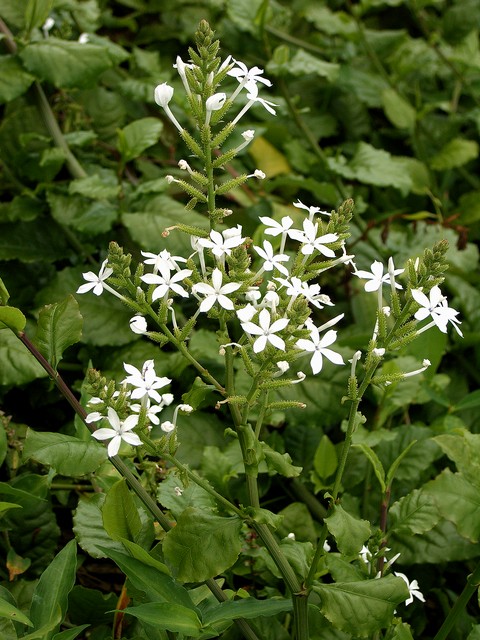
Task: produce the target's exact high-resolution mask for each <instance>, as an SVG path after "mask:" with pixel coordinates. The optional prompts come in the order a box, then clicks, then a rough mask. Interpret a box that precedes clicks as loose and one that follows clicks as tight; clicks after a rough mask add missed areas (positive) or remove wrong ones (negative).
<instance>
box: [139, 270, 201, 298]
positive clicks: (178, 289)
mask: <svg viewBox="0 0 480 640" xmlns="http://www.w3.org/2000/svg"><path fill="white" fill-rule="evenodd" d="M158 270H159V272H160V274H157V273H146V274H145V275H144V276H142V277H141V279H142V280H143V282H146V283H147V284H157V285H158V287H155V289H154V290H153V293H152V302H154V301H155V300H158V298H166V297H167V296H168V292H169V291H173V292H174V293H177V294H178V295H180V296H183V297H184V298H188V292H187V291H185V289H184V288H183V287H182V285H181V284H179V282H182V280H185V278H188V276H191V275H192V271H191V269H181V270H180V271H176V272H175V273H174V274H173V275H172V274H171V272H170V267H169V266H168V264H167V263H166V262H164V263H161V264H160V265H159V267H158Z"/></svg>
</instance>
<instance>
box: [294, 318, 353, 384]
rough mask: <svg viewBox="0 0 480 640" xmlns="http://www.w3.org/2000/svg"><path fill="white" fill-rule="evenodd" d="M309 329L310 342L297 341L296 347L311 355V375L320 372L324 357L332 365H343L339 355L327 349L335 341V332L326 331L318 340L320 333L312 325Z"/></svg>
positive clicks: (331, 330) (302, 339) (304, 340)
mask: <svg viewBox="0 0 480 640" xmlns="http://www.w3.org/2000/svg"><path fill="white" fill-rule="evenodd" d="M309 329H310V340H306V339H305V338H301V339H300V340H297V342H296V346H297V347H298V348H299V349H302V350H303V351H307V352H310V353H313V356H312V359H311V360H310V366H311V367H312V373H313V374H314V375H315V374H317V373H319V372H320V371H321V370H322V367H323V357H324V356H325V358H327V360H330V362H333V364H345V363H344V362H343V358H342V356H341V355H340V354H339V353H336V352H335V351H332V350H331V349H328V348H327V347H329V346H330V345H331V344H333V343H334V342H335V340H336V339H337V332H336V331H334V330H333V329H330V331H327V333H326V334H325V335H324V336H323V337H322V338H320V333H319V331H318V329H317V327H316V326H315V325H314V324H313V323H312V324H311V325H310V326H309Z"/></svg>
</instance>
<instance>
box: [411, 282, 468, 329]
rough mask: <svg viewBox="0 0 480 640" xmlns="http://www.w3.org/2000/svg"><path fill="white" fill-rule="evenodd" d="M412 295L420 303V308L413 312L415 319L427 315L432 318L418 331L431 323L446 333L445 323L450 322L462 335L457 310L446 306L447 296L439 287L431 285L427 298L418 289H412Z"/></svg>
mask: <svg viewBox="0 0 480 640" xmlns="http://www.w3.org/2000/svg"><path fill="white" fill-rule="evenodd" d="M412 296H413V299H414V300H415V301H416V302H418V304H419V305H420V309H419V310H418V311H417V312H416V313H415V318H416V319H417V320H425V318H428V316H430V317H431V318H432V322H431V323H430V324H428V325H426V326H425V327H422V328H421V329H420V330H419V331H418V333H423V331H426V330H427V329H429V328H430V327H432V326H433V325H435V326H437V327H438V328H439V329H440V331H441V332H442V333H446V332H447V325H448V323H449V322H451V323H452V325H453V326H454V328H455V331H456V332H457V333H458V335H460V336H462V337H463V334H462V332H461V331H460V329H459V328H458V325H459V324H461V323H460V321H459V320H457V316H458V313H459V312H458V311H456V310H455V309H452V308H451V307H449V306H448V301H447V298H446V297H445V296H444V295H443V294H442V292H441V290H440V287H438V286H435V287H432V289H431V290H430V294H429V297H428V298H427V296H426V295H425V294H424V293H423V292H422V291H421V290H420V289H412Z"/></svg>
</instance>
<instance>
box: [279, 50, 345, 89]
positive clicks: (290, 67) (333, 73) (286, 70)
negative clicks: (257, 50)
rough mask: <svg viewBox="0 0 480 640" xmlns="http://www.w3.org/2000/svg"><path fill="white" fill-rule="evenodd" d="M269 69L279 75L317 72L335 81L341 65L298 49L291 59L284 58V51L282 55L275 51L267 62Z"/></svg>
mask: <svg viewBox="0 0 480 640" xmlns="http://www.w3.org/2000/svg"><path fill="white" fill-rule="evenodd" d="M267 70H268V71H270V72H271V73H274V74H275V75H278V76H284V75H286V74H290V75H293V76H304V75H305V74H315V75H317V76H320V77H321V78H326V79H327V80H328V81H329V82H334V81H335V80H336V78H337V76H338V72H339V70H340V65H339V64H337V63H335V62H328V61H327V60H321V59H320V58H318V57H315V56H313V55H312V54H311V53H308V52H307V51H305V50H304V49H297V51H296V53H295V54H294V55H293V57H292V58H291V59H290V60H288V59H287V60H285V59H284V56H283V52H282V53H281V55H280V56H279V55H278V52H275V53H274V56H273V59H272V61H271V62H269V63H268V64H267Z"/></svg>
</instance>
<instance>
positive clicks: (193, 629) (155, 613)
mask: <svg viewBox="0 0 480 640" xmlns="http://www.w3.org/2000/svg"><path fill="white" fill-rule="evenodd" d="M123 613H126V614H128V615H131V616H135V617H136V618H138V619H139V620H142V621H143V622H147V623H148V624H151V625H153V626H154V627H155V628H156V629H166V630H167V631H174V632H177V633H183V634H184V636H191V637H193V638H197V637H198V636H199V635H200V629H201V626H202V623H201V622H200V619H199V617H198V615H197V614H196V613H195V611H193V610H192V609H187V607H182V606H181V605H179V604H171V603H168V604H165V603H162V602H155V603H151V604H141V605H139V606H138V607H128V608H127V609H124V610H123Z"/></svg>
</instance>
